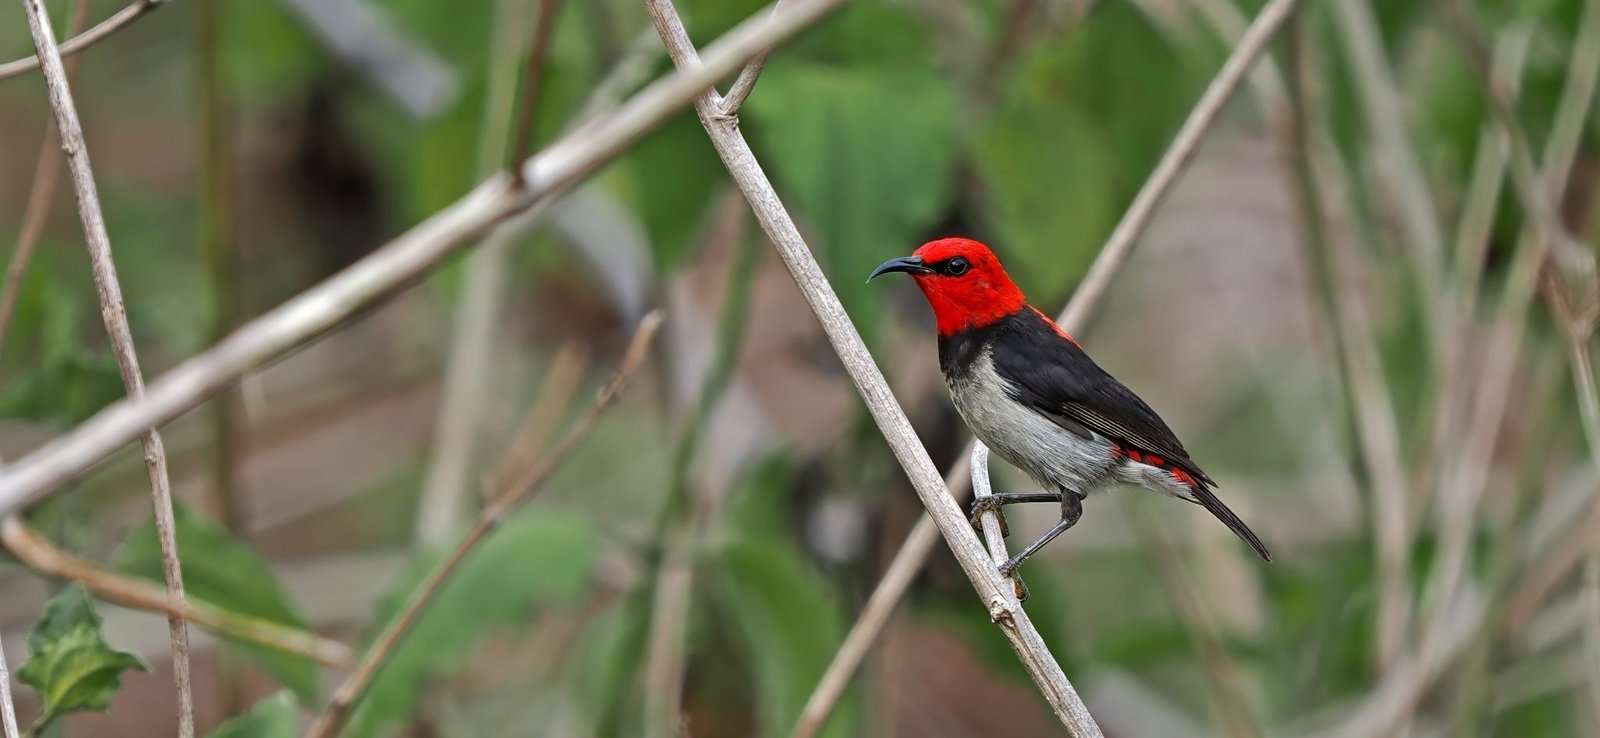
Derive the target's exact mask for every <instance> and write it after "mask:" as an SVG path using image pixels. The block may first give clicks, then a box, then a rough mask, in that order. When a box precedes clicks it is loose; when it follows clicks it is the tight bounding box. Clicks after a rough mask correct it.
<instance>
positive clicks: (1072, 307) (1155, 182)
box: [790, 0, 1297, 738]
mask: <svg viewBox="0 0 1600 738" xmlns="http://www.w3.org/2000/svg"><path fill="white" fill-rule="evenodd" d="M1296 2H1297V0H1272V1H1271V2H1269V3H1268V4H1267V5H1266V6H1265V7H1264V8H1262V10H1261V12H1260V13H1259V14H1258V15H1257V16H1256V18H1255V20H1254V21H1253V22H1251V24H1250V26H1249V28H1247V29H1246V30H1245V33H1244V35H1243V36H1242V37H1241V38H1240V39H1239V42H1238V43H1237V44H1235V45H1234V47H1233V51H1232V52H1231V53H1230V54H1229V56H1228V59H1227V61H1226V62H1225V63H1224V64H1223V66H1222V69H1220V70H1218V72H1217V76H1216V78H1215V79H1213V80H1212V81H1211V84H1210V85H1209V86H1208V87H1207V88H1206V91H1205V94H1204V95H1202V96H1201V98H1200V100H1199V101H1198V102H1197V103H1196V104H1195V107H1194V109H1193V110H1191V111H1190V113H1189V116H1188V118H1187V119H1186V120H1185V121H1184V124H1183V127H1182V128H1180V129H1179V131H1178V134H1177V136H1176V137H1174V138H1173V141H1172V143H1171V144H1170V145H1169V146H1168V147H1167V151H1166V153H1165V154H1163V155H1162V157H1161V161H1160V162H1158V163H1157V164H1156V168H1155V170H1154V171H1152V172H1151V173H1150V176H1149V178H1147V179H1146V180H1145V183H1144V185H1143V186H1142V187H1141V188H1140V190H1139V193H1138V195H1136V196H1135V198H1134V202H1133V204H1132V205H1130V206H1129V208H1128V210H1127V211H1126V212H1124V213H1123V216H1122V220H1121V221H1119V222H1118V223H1117V227H1116V229H1115V230H1114V231H1112V235H1111V236H1110V238H1108V239H1107V240H1106V243H1105V245H1103V246H1102V247H1101V248H1100V251H1099V253H1098V254H1097V255H1096V256H1095V260H1094V263H1093V264H1092V265H1091V266H1090V267H1089V272H1088V274H1087V275H1086V276H1085V277H1084V281H1083V283H1082V284H1081V285H1079V287H1078V289H1077V290H1076V291H1075V292H1073V295H1072V299H1071V300H1070V301H1068V303H1067V305H1066V308H1065V309H1063V310H1062V312H1061V315H1060V316H1059V317H1058V319H1057V320H1058V322H1060V323H1061V324H1062V326H1063V327H1064V328H1066V330H1067V331H1068V332H1070V333H1078V332H1081V331H1082V330H1083V329H1084V328H1085V327H1086V324H1087V322H1088V319H1089V316H1090V314H1091V313H1092V312H1093V311H1094V309H1095V307H1096V306H1098V305H1099V303H1100V300H1101V298H1102V297H1103V296H1104V295H1105V292H1106V290H1107V289H1108V288H1109V286H1110V284H1111V280H1112V279H1113V278H1114V277H1115V276H1116V274H1117V272H1118V270H1119V269H1121V268H1122V265H1123V264H1125V263H1126V262H1127V260H1128V256H1129V254H1130V253H1131V252H1132V249H1133V247H1134V245H1136V244H1137V243H1138V242H1139V238H1140V237H1141V236H1142V235H1144V232H1145V230H1146V229H1148V228H1149V226H1150V222H1151V221H1152V220H1153V219H1154V216H1155V213H1156V209H1157V208H1158V207H1159V206H1160V204H1161V202H1162V201H1163V200H1164V199H1165V198H1166V196H1167V194H1168V193H1169V192H1170V191H1171V189H1172V186H1173V185H1174V184H1176V182H1177V180H1178V176H1179V175H1180V174H1182V173H1183V171H1184V169H1185V168H1186V166H1187V165H1188V163H1189V162H1190V161H1192V160H1193V159H1194V155H1195V153H1196V152H1197V151H1198V150H1199V146H1200V142H1201V141H1202V140H1203V139H1204V138H1205V134H1206V132H1207V131H1209V130H1210V128H1211V126H1212V125H1213V124H1214V123H1215V122H1216V120H1217V116H1218V115H1220V114H1221V112H1222V108H1223V106H1224V105H1225V104H1226V103H1227V101H1228V100H1229V99H1231V98H1232V97H1233V93H1234V92H1235V91H1236V90H1237V89H1238V87H1239V83H1240V81H1241V80H1242V79H1243V78H1244V77H1245V76H1246V73H1247V72H1248V71H1249V70H1250V68H1251V67H1252V66H1253V65H1254V63H1255V61H1256V59H1258V58H1259V57H1260V56H1261V53H1262V52H1263V51H1264V50H1265V49H1266V47H1267V44H1268V43H1269V42H1271V41H1272V39H1273V38H1274V37H1275V36H1276V35H1277V33H1278V31H1279V30H1280V29H1281V28H1282V27H1283V25H1284V23H1285V22H1286V21H1288V19H1289V18H1290V16H1291V15H1292V13H1293V11H1294V8H1295V5H1296ZM973 443H975V442H973ZM972 448H973V444H972V443H969V444H968V452H967V453H971V449H972ZM968 472H969V467H968V465H967V454H962V455H961V456H959V457H957V461H956V463H955V464H954V465H953V466H952V467H951V468H950V470H949V471H948V472H946V475H945V478H944V482H945V484H946V485H947V486H948V487H949V489H950V490H951V491H952V492H954V493H956V494H958V495H960V494H962V493H964V492H965V490H966V484H965V483H966V481H967V480H968V479H969V476H968ZM938 533H939V531H938V528H937V527H936V526H935V524H934V521H933V519H932V518H931V517H929V516H927V515H924V516H922V517H921V518H919V519H918V520H917V524H916V525H915V526H914V527H912V529H911V533H910V534H908V535H907V536H906V540H905V542H904V543H902V544H901V545H900V549H899V550H898V551H897V552H896V553H895V555H894V559H893V560H892V561H890V562H889V566H888V568H886V569H885V571H884V574H883V576H882V578H880V579H879V580H878V585H877V587H875V588H874V589H873V591H872V595H871V596H870V597H869V598H868V599H867V604H866V606H865V607H863V608H862V610H861V613H860V614H859V615H857V617H856V622H855V623H854V624H852V625H851V626H850V631H849V633H847V634H846V635H845V640H844V644H843V645H841V646H840V648H839V650H838V651H837V652H835V653H834V657H833V660H832V661H831V662H829V664H828V669H827V671H825V672H824V673H823V675H822V679H821V680H819V681H818V682H817V686H816V688H815V689H814V690H812V692H811V696H810V697H809V698H807V700H806V705H805V707H804V708H803V709H802V710H801V713H800V719H799V720H798V721H797V722H796V723H795V727H794V730H793V731H792V732H791V733H790V738H811V737H812V736H815V735H816V733H817V732H818V731H819V730H821V728H822V725H823V723H824V722H825V721H826V720H827V716H828V715H829V714H831V713H832V712H833V709H834V706H835V705H837V704H838V701H839V698H840V697H841V696H842V695H843V694H844V690H845V688H846V687H847V686H849V683H850V680H851V679H852V678H853V677H854V676H855V673H856V670H857V669H859V668H860V667H861V662H862V661H863V660H864V659H865V658H866V654H867V652H868V651H869V650H871V647H872V644H873V643H874V642H876V641H877V639H878V636H879V634H880V633H882V632H883V627H884V625H885V624H887V623H888V622H889V616H890V615H891V614H893V612H894V608H895V606H896V605H897V604H899V602H900V598H901V597H902V596H904V595H905V592H906V589H907V588H908V587H910V586H911V582H912V581H913V580H914V579H915V578H916V575H917V570H919V569H921V568H922V564H923V562H924V561H926V560H927V558H928V554H929V553H930V552H931V551H932V550H933V546H934V543H936V542H937V541H938Z"/></svg>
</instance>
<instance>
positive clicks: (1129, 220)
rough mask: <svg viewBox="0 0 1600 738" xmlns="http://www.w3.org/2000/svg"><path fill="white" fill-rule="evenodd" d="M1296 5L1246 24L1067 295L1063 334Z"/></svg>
mask: <svg viewBox="0 0 1600 738" xmlns="http://www.w3.org/2000/svg"><path fill="white" fill-rule="evenodd" d="M1296 1H1297V0H1272V2H1269V3H1267V5H1266V7H1263V8H1262V9H1261V12H1260V13H1259V14H1258V15H1256V19H1255V20H1254V21H1252V22H1251V23H1250V28H1249V30H1247V31H1245V34H1244V37H1243V38H1241V39H1239V43H1238V45H1236V46H1234V47H1233V51H1232V52H1231V53H1229V54H1228V59H1227V61H1225V62H1223V64H1222V69H1220V70H1218V71H1217V76H1216V79H1213V80H1211V84H1210V85H1209V86H1208V87H1206V91H1205V94H1203V95H1201V96H1200V100H1199V101H1198V102H1196V103H1195V105H1194V109H1193V110H1190V111H1189V117H1188V118H1187V119H1185V120H1184V122H1183V127H1182V128H1180V129H1178V135H1177V136H1176V137H1175V138H1173V140H1172V144H1171V145H1169V146H1168V147H1167V152H1166V153H1165V154H1163V155H1162V157H1161V161H1160V162H1158V163H1157V164H1156V168H1155V171H1152V172H1151V173H1150V177H1149V178H1148V179H1146V180H1145V182H1144V186H1143V187H1140V188H1139V194H1138V195H1136V196H1135V197H1134V198H1133V203H1132V204H1130V205H1129V206H1128V210H1127V212H1125V213H1123V215H1122V220H1121V221H1119V222H1118V223H1117V227H1116V230H1113V231H1112V232H1111V237H1110V238H1107V239H1106V242H1105V245H1103V246H1101V247H1100V253H1099V254H1098V255H1097V256H1096V257H1095V260H1094V264H1093V265H1091V266H1090V267H1089V273H1088V274H1087V275H1085V276H1084V278H1083V282H1082V283H1081V284H1079V285H1078V289H1077V290H1076V291H1075V292H1073V294H1072V300H1071V301H1070V302H1069V303H1067V309H1066V311H1065V312H1063V313H1062V314H1061V320H1060V322H1061V323H1062V324H1063V325H1065V326H1071V327H1070V328H1069V329H1068V330H1070V331H1076V330H1082V327H1083V326H1084V325H1085V324H1087V323H1088V318H1089V312H1090V311H1091V310H1093V309H1094V307H1095V306H1096V305H1098V304H1099V303H1100V299H1101V298H1102V297H1103V296H1104V295H1105V291H1106V290H1107V289H1108V288H1109V287H1110V286H1111V279H1112V278H1113V277H1115V276H1116V274H1117V270H1119V269H1121V268H1122V265H1123V263H1124V262H1126V261H1127V260H1128V256H1129V254H1131V253H1133V246H1134V244H1135V243H1137V242H1138V240H1139V238H1140V237H1141V236H1143V235H1144V231H1145V229H1146V228H1148V227H1149V226H1150V221H1151V219H1152V218H1153V217H1154V216H1155V213H1156V208H1158V207H1160V206H1161V201H1162V200H1164V199H1166V196H1167V194H1168V193H1170V192H1171V191H1172V185H1173V184H1175V183H1176V182H1177V180H1178V175H1180V174H1182V173H1183V170H1184V169H1185V168H1187V167H1188V165H1189V162H1190V161H1192V160H1193V159H1194V155H1195V152H1197V151H1199V149H1200V142H1201V141H1202V140H1203V139H1204V138H1205V135H1206V132H1207V131H1209V130H1211V126H1212V124H1213V123H1215V122H1216V120H1217V116H1218V115H1220V114H1221V113H1222V108H1223V106H1225V105H1226V104H1227V103H1228V100H1230V99H1232V98H1233V93H1234V92H1235V91H1236V90H1238V89H1239V82H1240V81H1241V80H1243V79H1244V77H1245V74H1246V73H1248V72H1249V71H1250V67H1251V66H1252V65H1254V64H1255V61H1256V58H1257V57H1259V56H1261V52H1262V51H1263V50H1265V49H1266V48H1267V44H1269V43H1271V42H1272V39H1273V37H1274V36H1276V35H1277V34H1278V30H1279V29H1280V28H1283V24H1284V22H1286V21H1288V20H1289V17H1290V15H1291V14H1292V13H1293V12H1294V7H1295V3H1296Z"/></svg>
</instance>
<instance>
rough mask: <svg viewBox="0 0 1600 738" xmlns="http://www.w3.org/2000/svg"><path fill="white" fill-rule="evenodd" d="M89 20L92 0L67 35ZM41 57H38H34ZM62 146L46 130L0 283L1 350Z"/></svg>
mask: <svg viewBox="0 0 1600 738" xmlns="http://www.w3.org/2000/svg"><path fill="white" fill-rule="evenodd" d="M88 20H89V0H77V2H75V3H74V4H73V6H72V21H71V26H70V27H69V29H68V31H67V33H68V35H72V34H76V33H78V32H79V31H81V30H83V26H84V24H86V23H87V22H88ZM33 58H37V57H33ZM64 65H65V66H66V68H67V81H68V82H71V81H72V79H73V77H74V76H76V74H77V71H78V60H77V59H75V58H74V59H68V60H67V61H66V62H64ZM60 150H61V147H60V145H59V143H58V139H57V136H56V126H55V124H54V123H48V124H46V125H45V127H44V141H43V142H41V143H40V144H39V159H38V162H37V163H35V164H34V166H33V185H32V186H31V187H30V188H29V189H28V204H27V205H26V206H24V207H23V210H22V227H21V228H20V229H19V230H18V233H17V247H16V248H15V249H13V250H12V251H11V261H9V262H7V263H6V274H5V282H4V284H0V348H4V346H5V342H6V331H7V329H8V328H10V327H11V318H12V314H13V313H14V312H15V311H16V309H17V297H18V295H20V294H21V293H22V277H23V275H25V274H27V273H28V265H29V264H30V263H32V261H33V252H34V250H35V249H37V248H38V247H39V238H40V237H41V236H43V235H44V224H45V221H46V220H47V219H48V218H49V217H50V205H51V203H53V202H54V201H55V195H56V182H58V181H60V179H61V153H60Z"/></svg>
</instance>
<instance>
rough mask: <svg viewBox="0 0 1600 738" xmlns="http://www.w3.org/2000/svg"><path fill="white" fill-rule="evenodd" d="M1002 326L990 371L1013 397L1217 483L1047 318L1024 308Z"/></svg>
mask: <svg viewBox="0 0 1600 738" xmlns="http://www.w3.org/2000/svg"><path fill="white" fill-rule="evenodd" d="M1003 330H1004V331H1005V332H1006V333H1010V334H1011V335H1008V336H1002V337H997V338H998V339H999V340H995V341H994V342H992V343H991V344H990V348H991V354H992V358H993V360H994V365H995V371H996V372H998V373H999V374H1000V376H1001V377H1003V378H1004V379H1006V380H1007V381H1008V382H1010V383H1011V384H1012V386H1013V389H1014V395H1015V397H1016V399H1017V400H1018V401H1020V402H1022V403H1024V404H1026V405H1028V406H1029V407H1031V408H1033V409H1034V410H1036V411H1037V412H1039V413H1040V414H1042V415H1044V416H1045V417H1047V418H1049V419H1050V420H1051V421H1052V422H1055V423H1056V424H1057V425H1060V426H1061V427H1063V428H1065V429H1067V430H1070V431H1072V432H1074V433H1079V434H1080V435H1082V434H1083V431H1084V430H1085V429H1087V430H1091V431H1093V432H1095V433H1099V434H1100V435H1103V436H1105V437H1107V438H1110V439H1112V440H1113V441H1115V442H1116V443H1118V444H1121V445H1124V446H1127V447H1131V448H1132V449H1134V450H1137V451H1140V452H1141V453H1146V454H1155V455H1158V456H1161V457H1163V458H1165V459H1168V460H1170V461H1171V462H1172V463H1173V465H1174V466H1177V467H1178V468H1179V469H1182V470H1183V471H1185V472H1188V473H1189V474H1190V475H1191V476H1193V477H1194V478H1195V479H1196V480H1199V481H1201V482H1203V483H1205V484H1208V485H1215V484H1216V483H1215V482H1214V481H1212V480H1211V478H1210V477H1208V476H1206V474H1205V472H1203V471H1201V470H1200V467H1199V466H1197V465H1195V463H1194V461H1193V460H1192V459H1190V458H1189V452H1188V450H1187V449H1185V448H1184V447H1183V443H1182V442H1180V441H1179V440H1178V436H1177V435H1176V434H1175V433H1173V432H1172V429H1171V428H1169V427H1167V424H1166V422H1165V421H1163V420H1162V419H1161V416H1159V415H1157V414H1156V412H1155V410H1152V409H1151V408H1150V406H1149V405H1148V404H1146V403H1145V401H1144V400H1142V399H1140V398H1139V396H1138V395H1135V394H1134V393H1133V391H1132V390H1130V389H1128V388H1127V387H1126V386H1124V385H1123V384H1122V383H1121V382H1118V381H1117V380H1116V379H1115V378H1113V377H1112V376H1111V375H1110V374H1108V373H1107V372H1106V371H1105V370H1104V369H1102V368H1100V365H1098V364H1096V363H1095V362H1094V360H1093V359H1091V358H1089V355H1088V354H1086V353H1084V351H1083V349H1082V348H1080V347H1079V346H1078V345H1077V344H1076V343H1075V342H1073V341H1071V340H1069V339H1067V338H1066V337H1065V336H1063V335H1061V333H1060V332H1059V331H1058V330H1057V329H1056V328H1055V324H1054V323H1053V322H1051V321H1050V320H1049V318H1047V317H1045V316H1043V315H1042V314H1038V313H1036V312H1035V311H1032V310H1024V311H1021V312H1020V313H1018V314H1017V315H1015V316H1012V317H1011V318H1010V319H1008V320H1007V321H1006V325H1005V326H1004V327H1003Z"/></svg>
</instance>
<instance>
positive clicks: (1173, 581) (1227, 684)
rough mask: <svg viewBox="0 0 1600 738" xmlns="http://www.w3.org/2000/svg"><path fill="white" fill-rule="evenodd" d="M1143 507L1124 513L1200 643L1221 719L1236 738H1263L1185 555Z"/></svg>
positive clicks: (1133, 503) (1135, 504) (1136, 503)
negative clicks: (1192, 582) (1192, 581)
mask: <svg viewBox="0 0 1600 738" xmlns="http://www.w3.org/2000/svg"><path fill="white" fill-rule="evenodd" d="M1143 502H1145V501H1144V500H1140V499H1138V498H1128V499H1127V501H1126V502H1124V503H1123V509H1125V510H1128V511H1129V513H1130V515H1129V516H1128V518H1129V520H1130V521H1131V522H1132V523H1133V527H1134V528H1135V530H1137V531H1138V533H1139V535H1140V537H1142V538H1144V539H1145V540H1144V543H1145V545H1144V548H1145V550H1146V551H1148V552H1149V553H1150V555H1151V559H1152V563H1153V564H1154V565H1155V569H1156V573H1157V574H1158V575H1159V577H1160V579H1161V588H1162V589H1163V590H1165V592H1166V594H1167V600H1168V601H1170V602H1171V603H1172V608H1173V609H1174V610H1176V611H1177V614H1178V615H1179V618H1178V619H1179V621H1180V622H1182V624H1183V627H1184V629H1185V630H1187V631H1188V632H1189V640H1191V641H1193V642H1194V646H1195V650H1196V651H1198V652H1199V656H1200V665H1201V667H1202V668H1203V669H1205V672H1206V676H1207V678H1206V679H1205V683H1206V684H1205V686H1206V691H1208V692H1209V693H1210V694H1211V703H1212V708H1213V711H1214V713H1215V715H1216V719H1217V720H1218V721H1219V722H1221V723H1222V725H1223V728H1224V729H1225V730H1226V731H1227V735H1229V736H1231V738H1258V737H1259V736H1260V735H1261V728H1260V727H1259V726H1258V725H1256V721H1255V718H1254V717H1253V716H1252V715H1251V714H1250V705H1249V703H1248V702H1247V701H1246V700H1245V697H1244V687H1243V685H1242V684H1240V677H1239V663H1238V662H1237V661H1235V660H1234V658H1233V654H1230V653H1228V649H1227V648H1226V647H1225V646H1224V645H1223V643H1222V635H1221V633H1220V632H1219V631H1218V628H1217V623H1216V619H1215V618H1213V617H1212V616H1211V613H1210V612H1209V611H1208V610H1207V609H1206V607H1205V603H1204V602H1203V601H1202V600H1201V599H1200V594H1199V593H1198V592H1196V591H1195V589H1194V587H1193V586H1191V585H1190V583H1189V578H1188V576H1187V575H1186V572H1184V566H1183V557H1182V555H1181V554H1179V553H1178V551H1177V549H1175V548H1174V547H1173V546H1172V544H1171V543H1170V542H1168V541H1167V540H1166V538H1164V537H1163V536H1162V535H1161V530H1160V526H1159V525H1157V523H1156V520H1155V516H1154V515H1153V514H1151V512H1150V510H1149V508H1147V507H1146V506H1145V505H1144V504H1142V503H1143Z"/></svg>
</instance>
